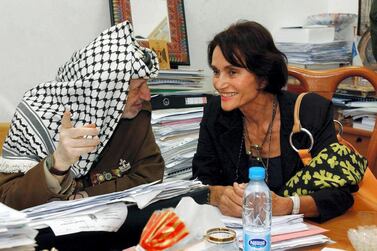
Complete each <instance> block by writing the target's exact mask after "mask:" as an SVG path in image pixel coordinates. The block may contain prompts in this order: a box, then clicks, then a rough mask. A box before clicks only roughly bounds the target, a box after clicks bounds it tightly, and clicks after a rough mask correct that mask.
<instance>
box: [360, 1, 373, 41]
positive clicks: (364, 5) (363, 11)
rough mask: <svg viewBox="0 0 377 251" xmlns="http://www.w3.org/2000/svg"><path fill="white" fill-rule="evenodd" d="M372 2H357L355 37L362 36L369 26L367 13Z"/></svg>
mask: <svg viewBox="0 0 377 251" xmlns="http://www.w3.org/2000/svg"><path fill="white" fill-rule="evenodd" d="M372 1H373V0H359V13H358V20H357V21H358V22H357V23H358V27H357V35H359V36H363V34H364V33H365V32H367V31H368V29H369V26H370V20H369V12H370V8H371V5H372Z"/></svg>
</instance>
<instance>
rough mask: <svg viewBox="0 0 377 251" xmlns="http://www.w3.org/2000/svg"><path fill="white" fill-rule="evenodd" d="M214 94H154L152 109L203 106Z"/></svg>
mask: <svg viewBox="0 0 377 251" xmlns="http://www.w3.org/2000/svg"><path fill="white" fill-rule="evenodd" d="M212 97H213V95H212V94H209V93H189V94H188V93H185V94H182V93H174V94H157V95H154V96H152V98H151V101H150V102H151V105H152V110H159V109H171V108H190V107H201V106H204V105H205V104H207V103H208V101H209V100H210V98H212Z"/></svg>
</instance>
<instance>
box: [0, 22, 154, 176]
mask: <svg viewBox="0 0 377 251" xmlns="http://www.w3.org/2000/svg"><path fill="white" fill-rule="evenodd" d="M132 33H133V32H132V27H131V25H130V23H129V22H128V21H125V22H123V23H120V24H118V25H116V26H113V27H111V28H109V29H108V30H105V31H104V32H102V33H101V34H100V35H99V36H98V37H97V38H96V39H95V40H94V41H93V42H91V43H90V44H89V45H87V46H86V47H85V48H83V49H82V50H80V51H77V52H76V53H74V54H73V56H72V57H71V59H70V60H69V61H68V62H67V63H66V64H65V65H64V66H62V67H61V68H60V69H59V70H58V74H57V76H56V78H55V80H54V81H51V82H46V83H42V84H39V85H38V86H36V87H35V88H33V89H31V90H29V91H27V92H26V93H25V95H24V97H23V99H22V101H21V102H20V104H19V105H18V107H17V109H16V112H15V114H14V117H13V119H12V122H11V127H10V130H9V133H8V137H7V138H6V140H5V142H4V146H3V156H2V158H0V172H6V173H11V172H19V171H21V172H27V171H28V170H29V169H30V168H32V167H33V166H35V165H36V163H37V162H39V161H40V160H41V159H43V158H45V157H46V156H47V155H48V154H50V153H53V152H54V151H55V149H56V146H57V143H58V141H59V126H60V124H61V119H62V116H63V112H64V110H65V108H66V107H69V108H70V111H71V113H72V117H71V120H72V125H73V126H74V127H77V126H82V125H84V124H88V123H95V124H96V126H97V127H98V128H99V129H100V133H99V137H100V141H101V143H100V144H99V146H98V147H97V149H96V150H95V151H94V152H91V153H89V154H87V155H83V156H81V158H80V160H79V161H78V162H77V163H75V164H74V165H73V167H72V171H73V172H74V174H75V176H76V177H80V176H82V175H85V174H86V173H87V172H88V171H89V170H90V167H91V165H92V164H93V161H94V160H95V159H96V158H97V157H98V155H99V153H100V152H101V151H102V150H103V148H104V147H105V145H106V143H107V142H108V140H109V139H110V137H111V135H112V134H113V132H114V129H115V128H116V126H117V124H118V122H119V120H120V118H121V116H122V113H123V109H124V106H125V103H126V102H125V101H126V100H127V94H126V91H127V88H128V84H129V81H130V79H138V78H150V77H156V76H157V74H158V61H157V59H156V56H155V54H154V53H153V52H152V51H151V50H149V49H146V48H142V47H140V46H139V45H138V43H137V42H136V41H135V39H134V37H133V34H132Z"/></svg>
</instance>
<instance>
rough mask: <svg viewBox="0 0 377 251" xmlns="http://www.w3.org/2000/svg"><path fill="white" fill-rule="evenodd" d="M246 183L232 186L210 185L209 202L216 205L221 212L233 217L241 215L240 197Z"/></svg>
mask: <svg viewBox="0 0 377 251" xmlns="http://www.w3.org/2000/svg"><path fill="white" fill-rule="evenodd" d="M245 186H246V184H238V183H236V182H235V183H234V184H233V186H210V187H209V189H210V201H209V202H210V204H211V205H214V206H217V207H218V208H219V209H220V211H221V213H222V214H224V215H228V216H233V217H241V215H242V198H243V191H244V189H245Z"/></svg>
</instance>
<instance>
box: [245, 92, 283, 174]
mask: <svg viewBox="0 0 377 251" xmlns="http://www.w3.org/2000/svg"><path fill="white" fill-rule="evenodd" d="M277 104H278V102H277V100H276V97H274V100H273V103H272V116H271V121H270V124H269V125H268V129H267V132H266V135H264V138H263V141H262V144H260V145H258V144H252V141H251V139H250V135H249V132H248V130H247V125H246V121H245V117H243V124H244V128H245V129H244V138H245V142H246V140H247V141H248V142H249V144H250V146H249V149H246V154H247V155H249V156H250V157H255V158H256V160H257V161H259V162H261V163H262V164H263V166H264V168H265V169H266V177H268V175H267V170H268V165H269V160H270V159H269V157H268V156H269V155H270V150H271V138H272V126H273V124H274V119H275V115H276V111H277ZM267 139H268V142H269V143H268V152H267V165H265V164H264V161H263V159H262V154H261V153H262V150H263V147H264V145H265V144H266V142H267Z"/></svg>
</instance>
